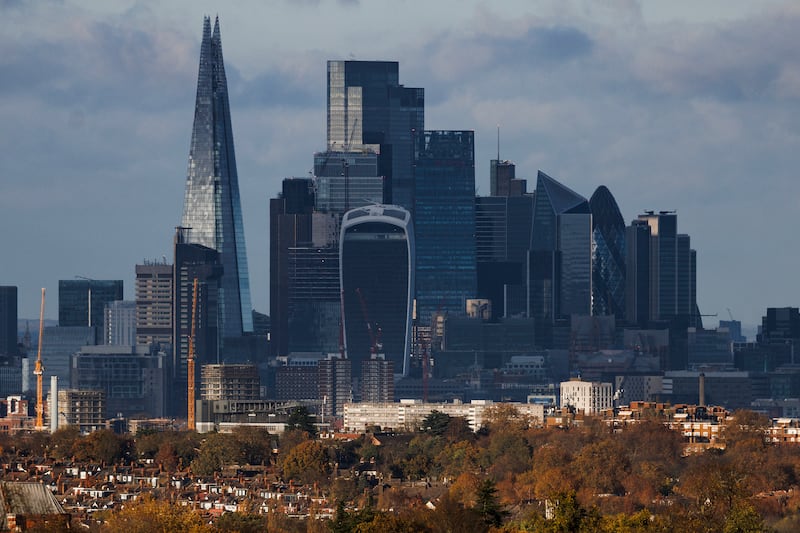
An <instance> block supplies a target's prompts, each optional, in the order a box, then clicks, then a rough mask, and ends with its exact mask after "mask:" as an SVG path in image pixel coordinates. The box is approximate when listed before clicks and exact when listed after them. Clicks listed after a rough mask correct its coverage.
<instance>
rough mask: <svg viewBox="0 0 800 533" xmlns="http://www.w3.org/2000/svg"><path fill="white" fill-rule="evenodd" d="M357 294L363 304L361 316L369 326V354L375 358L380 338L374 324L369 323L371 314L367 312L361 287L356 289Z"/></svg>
mask: <svg viewBox="0 0 800 533" xmlns="http://www.w3.org/2000/svg"><path fill="white" fill-rule="evenodd" d="M356 294H358V300H359V302H361V314H362V315H364V322H365V323H366V324H367V333H369V342H370V347H369V353H370V355H371V356H372V358H375V356H376V355H378V342H379V341H378V337H377V336H376V335H375V332H374V331H373V330H372V324H371V323H370V321H369V314H368V312H367V302H366V301H365V300H364V295H363V294H361V289H360V288H359V287H356Z"/></svg>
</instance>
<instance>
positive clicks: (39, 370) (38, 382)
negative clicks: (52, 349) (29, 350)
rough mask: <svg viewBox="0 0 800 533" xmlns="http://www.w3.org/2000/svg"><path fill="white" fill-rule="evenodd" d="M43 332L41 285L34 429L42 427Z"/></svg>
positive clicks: (35, 369) (34, 371)
mask: <svg viewBox="0 0 800 533" xmlns="http://www.w3.org/2000/svg"><path fill="white" fill-rule="evenodd" d="M43 333H44V287H42V305H41V306H40V307H39V348H38V350H37V354H36V366H35V367H34V368H33V374H34V375H35V376H36V429H38V430H40V431H41V430H43V429H44V402H43V401H42V375H43V374H44V365H42V336H43Z"/></svg>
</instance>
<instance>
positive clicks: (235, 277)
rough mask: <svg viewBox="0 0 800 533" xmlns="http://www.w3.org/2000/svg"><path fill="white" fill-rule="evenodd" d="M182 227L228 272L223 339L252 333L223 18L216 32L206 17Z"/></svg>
mask: <svg viewBox="0 0 800 533" xmlns="http://www.w3.org/2000/svg"><path fill="white" fill-rule="evenodd" d="M181 226H182V227H184V228H191V229H190V231H189V232H188V235H187V239H186V243H193V244H201V245H203V246H205V247H207V248H212V249H214V250H216V251H217V252H219V255H220V262H221V263H222V267H223V273H222V279H221V282H220V289H219V300H218V305H219V311H218V312H217V315H218V317H219V330H220V333H221V335H220V338H221V339H224V338H226V337H241V336H242V334H243V333H251V332H252V331H253V315H252V307H251V305H250V279H249V277H248V274H247V254H246V252H245V245H244V228H243V225H242V207H241V202H240V200H239V178H238V175H237V173H236V156H235V154H234V149H233V130H232V128H231V115H230V105H229V103H228V84H227V81H226V79H225V65H224V64H223V60H222V42H221V40H220V35H219V18H218V19H217V20H216V22H215V23H214V31H213V33H212V32H211V20H210V19H209V18H208V17H206V18H205V20H204V22H203V41H202V44H201V46H200V69H199V73H198V76H197V100H196V103H195V108H194V127H193V128H192V141H191V147H190V149H189V169H188V172H187V175H186V195H185V199H184V204H183V217H182V219H181Z"/></svg>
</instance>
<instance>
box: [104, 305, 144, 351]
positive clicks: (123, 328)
mask: <svg viewBox="0 0 800 533" xmlns="http://www.w3.org/2000/svg"><path fill="white" fill-rule="evenodd" d="M103 344H113V345H115V346H134V345H135V344H136V302H131V301H126V300H118V301H116V302H110V303H108V304H106V308H105V310H104V316H103Z"/></svg>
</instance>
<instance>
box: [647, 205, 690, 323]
mask: <svg viewBox="0 0 800 533" xmlns="http://www.w3.org/2000/svg"><path fill="white" fill-rule="evenodd" d="M639 220H641V221H644V222H646V223H647V224H648V226H649V227H650V282H649V286H650V320H673V319H675V318H676V317H684V319H685V320H686V321H687V324H688V325H689V326H697V325H698V323H697V322H698V320H699V316H698V313H697V304H696V293H697V290H696V284H697V280H696V268H697V267H696V261H697V259H696V253H695V252H694V250H692V249H691V246H690V239H689V236H688V235H679V234H678V231H677V229H678V216H677V215H676V214H675V212H674V211H660V212H658V213H655V212H653V211H647V212H645V214H643V215H639Z"/></svg>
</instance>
